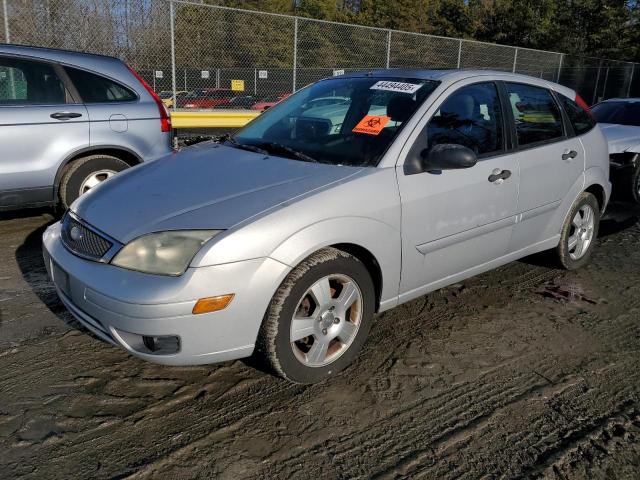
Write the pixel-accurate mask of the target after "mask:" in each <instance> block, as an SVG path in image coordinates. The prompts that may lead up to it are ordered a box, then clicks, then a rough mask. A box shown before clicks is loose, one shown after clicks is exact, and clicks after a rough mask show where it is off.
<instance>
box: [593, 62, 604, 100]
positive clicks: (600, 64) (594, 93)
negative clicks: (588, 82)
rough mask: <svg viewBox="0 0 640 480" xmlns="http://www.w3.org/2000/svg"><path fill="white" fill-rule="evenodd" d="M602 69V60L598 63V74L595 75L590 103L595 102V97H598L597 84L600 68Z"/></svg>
mask: <svg viewBox="0 0 640 480" xmlns="http://www.w3.org/2000/svg"><path fill="white" fill-rule="evenodd" d="M601 69H602V60H600V63H598V75H596V88H594V89H593V98H592V99H591V105H593V104H594V103H596V98H598V84H599V83H600V70H601Z"/></svg>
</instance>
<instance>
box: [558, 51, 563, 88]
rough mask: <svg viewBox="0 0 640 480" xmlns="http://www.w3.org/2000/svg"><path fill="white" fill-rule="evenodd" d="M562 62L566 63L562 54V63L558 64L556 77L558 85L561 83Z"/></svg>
mask: <svg viewBox="0 0 640 480" xmlns="http://www.w3.org/2000/svg"><path fill="white" fill-rule="evenodd" d="M562 62H564V53H561V54H560V63H559V64H558V74H557V75H556V83H560V71H561V70H562Z"/></svg>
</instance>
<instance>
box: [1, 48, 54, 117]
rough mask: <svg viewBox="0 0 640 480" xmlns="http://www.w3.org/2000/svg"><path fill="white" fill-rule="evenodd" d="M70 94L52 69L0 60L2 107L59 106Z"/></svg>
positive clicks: (45, 64) (40, 63)
mask: <svg viewBox="0 0 640 480" xmlns="http://www.w3.org/2000/svg"><path fill="white" fill-rule="evenodd" d="M63 103H67V91H66V89H65V86H64V84H63V83H62V81H61V80H60V78H59V77H58V75H57V74H56V72H55V69H54V67H53V66H52V65H50V64H48V63H44V62H37V61H31V60H21V59H14V58H7V57H0V105H58V104H63Z"/></svg>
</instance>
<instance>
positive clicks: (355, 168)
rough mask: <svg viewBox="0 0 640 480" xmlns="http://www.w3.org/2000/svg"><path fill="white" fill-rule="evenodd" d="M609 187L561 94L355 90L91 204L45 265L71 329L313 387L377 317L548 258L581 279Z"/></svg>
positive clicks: (438, 76)
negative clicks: (251, 361) (250, 364)
mask: <svg viewBox="0 0 640 480" xmlns="http://www.w3.org/2000/svg"><path fill="white" fill-rule="evenodd" d="M320 99H321V101H319V100H320ZM608 170H609V168H608V154H607V146H606V143H605V140H604V138H603V135H602V133H601V132H600V129H599V127H598V126H597V125H596V124H595V122H594V121H593V119H592V117H591V115H590V113H589V111H588V109H587V108H586V106H585V105H584V102H582V101H581V99H580V98H579V97H578V96H577V95H576V93H575V92H573V91H572V90H569V89H567V88H565V87H562V86H560V85H556V84H553V83H550V82H547V81H544V80H539V79H534V78H529V77H526V76H520V75H512V74H505V73H499V72H486V71H482V72H477V71H413V70H384V71H373V72H366V73H359V74H349V75H344V76H340V77H334V78H330V79H326V80H323V81H320V82H318V83H315V84H313V85H310V86H308V87H306V88H304V89H303V90H301V91H299V92H298V93H296V94H295V95H293V96H291V97H289V98H288V99H286V100H285V101H283V102H281V103H280V104H278V105H276V106H275V107H273V108H271V109H269V110H268V111H267V112H266V113H264V114H263V115H261V116H260V117H258V118H257V119H256V120H254V121H253V122H251V123H250V124H249V125H247V126H246V127H245V128H244V129H242V130H241V131H240V132H238V133H237V134H236V135H233V136H227V137H223V138H222V139H220V140H219V141H217V142H211V143H204V144H199V145H197V146H194V147H191V148H188V149H186V150H184V151H183V152H180V153H176V154H173V155H170V156H168V157H165V158H163V159H160V160H158V161H156V162H152V163H149V164H143V165H141V166H138V167H135V168H133V169H130V170H128V171H126V172H124V173H123V174H121V175H119V176H118V177H117V178H114V179H113V180H110V181H109V182H105V183H104V184H102V185H99V186H98V187H96V188H95V189H93V190H92V191H90V192H89V193H88V194H87V195H84V196H82V197H80V199H79V200H77V201H76V202H75V203H74V204H73V205H72V206H71V208H70V209H69V211H68V212H67V213H66V214H65V216H64V218H63V219H62V221H61V222H60V223H56V224H55V225H52V226H51V227H49V228H48V229H47V231H46V232H45V234H44V247H45V248H44V257H45V262H46V265H47V268H48V271H49V273H50V275H51V277H52V279H53V281H54V282H55V285H56V288H57V291H58V294H59V296H60V298H61V299H62V301H63V302H64V304H65V305H66V306H67V307H68V309H69V310H70V311H71V312H72V313H73V314H74V315H75V316H76V317H77V318H78V320H79V321H80V322H81V323H82V324H84V325H85V326H86V327H87V328H88V329H89V330H91V331H92V332H94V333H95V334H96V335H98V336H99V337H101V338H103V339H104V340H106V341H108V342H111V343H112V344H114V345H117V346H120V347H122V348H125V349H126V350H128V351H129V352H130V353H131V354H133V355H135V356H138V357H140V358H143V359H145V360H149V361H153V362H157V363H162V364H169V365H186V364H203V363H210V362H218V361H224V360H231V359H236V358H241V357H247V356H250V355H254V356H256V357H258V358H259V359H261V360H262V361H263V362H264V363H265V364H266V365H267V366H269V367H270V368H271V369H272V370H273V371H274V372H276V373H277V374H279V375H281V376H283V377H285V378H287V379H289V380H291V381H294V382H301V383H311V382H317V381H320V380H322V379H323V378H326V377H327V376H330V375H333V374H335V373H336V372H339V371H340V370H342V369H343V368H345V367H346V366H347V365H349V363H350V362H352V361H353V360H354V358H356V356H357V355H358V353H359V351H360V349H361V347H362V345H363V343H364V341H365V339H366V336H367V333H368V331H369V329H370V327H371V322H372V318H373V315H374V313H376V312H382V311H384V310H388V309H390V308H393V307H395V306H396V305H398V304H400V303H403V302H406V301H408V300H411V299H413V298H416V297H418V296H421V295H424V294H425V293H427V292H430V291H432V290H435V289H438V288H440V287H443V286H445V285H448V284H451V283H454V282H458V281H460V280H462V279H464V278H467V277H470V276H472V275H476V274H479V273H481V272H484V271H486V270H489V269H492V268H495V267H498V266H500V265H503V264H505V263H507V262H510V261H513V260H516V259H518V258H521V257H524V256H526V255H530V254H533V253H535V252H539V251H543V250H548V249H554V250H555V252H556V254H557V257H558V261H559V263H560V264H561V265H562V266H564V267H565V268H569V269H572V268H577V267H580V266H581V265H583V264H585V262H587V261H588V259H589V256H590V254H591V251H592V249H593V246H594V240H595V238H596V236H597V233H598V223H599V219H600V216H601V214H602V212H603V210H604V208H605V206H606V204H607V200H608V198H609V195H610V191H611V186H610V183H609V179H608Z"/></svg>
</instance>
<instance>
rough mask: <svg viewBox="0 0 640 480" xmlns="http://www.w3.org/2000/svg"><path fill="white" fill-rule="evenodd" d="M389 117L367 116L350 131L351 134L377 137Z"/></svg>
mask: <svg viewBox="0 0 640 480" xmlns="http://www.w3.org/2000/svg"><path fill="white" fill-rule="evenodd" d="M389 120H391V117H385V116H378V115H367V116H365V117H364V118H363V119H362V120H360V123H358V125H356V126H355V128H354V129H353V130H352V132H353V133H366V134H367V135H378V134H379V133H380V132H381V131H382V129H383V128H384V126H385V125H386V124H387V123H389Z"/></svg>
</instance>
